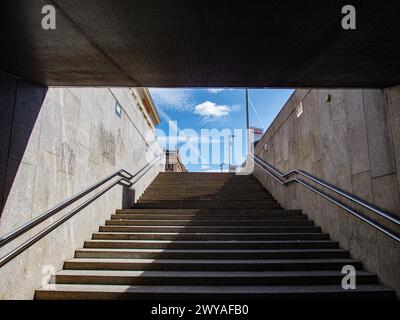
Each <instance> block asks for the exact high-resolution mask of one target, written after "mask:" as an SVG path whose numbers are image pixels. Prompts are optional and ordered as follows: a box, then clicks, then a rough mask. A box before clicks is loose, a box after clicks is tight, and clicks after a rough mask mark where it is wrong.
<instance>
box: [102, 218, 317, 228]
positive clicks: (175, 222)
mask: <svg viewBox="0 0 400 320" xmlns="http://www.w3.org/2000/svg"><path fill="white" fill-rule="evenodd" d="M106 225H107V226H157V225H158V226H171V225H174V226H191V227H195V226H197V227H199V226H209V225H214V226H241V225H246V226H265V227H268V226H269V227H272V226H313V225H314V223H313V222H312V221H310V220H244V219H243V220H216V219H215V220H190V219H188V220H173V221H169V220H138V219H136V220H132V219H118V216H117V217H115V218H113V219H112V220H107V221H106Z"/></svg>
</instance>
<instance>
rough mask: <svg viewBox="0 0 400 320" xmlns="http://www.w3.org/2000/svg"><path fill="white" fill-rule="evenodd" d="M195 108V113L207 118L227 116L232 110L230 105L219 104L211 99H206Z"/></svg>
mask: <svg viewBox="0 0 400 320" xmlns="http://www.w3.org/2000/svg"><path fill="white" fill-rule="evenodd" d="M194 110H195V111H194V113H195V114H198V115H200V116H201V117H203V118H207V119H209V118H221V117H225V116H228V115H229V113H230V112H231V109H230V108H229V106H226V105H217V104H216V103H214V102H210V101H206V102H203V103H201V104H199V105H197V106H196V107H195V108H194Z"/></svg>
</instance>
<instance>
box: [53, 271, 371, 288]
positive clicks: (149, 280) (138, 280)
mask: <svg viewBox="0 0 400 320" xmlns="http://www.w3.org/2000/svg"><path fill="white" fill-rule="evenodd" d="M342 279H343V274H342V273H341V272H340V271H267V272H266V271H258V272H257V271H253V272H252V271H232V272H228V271H207V272H204V271H144V270H140V271H117V270H112V271H107V270H63V271H60V272H57V273H56V274H55V275H54V276H53V278H52V280H51V282H52V283H56V284H97V285H190V286H196V285H211V286H220V285H224V286H238V285H244V286H246V285H252V286H273V285H317V284H318V285H337V284H340V283H341V281H342ZM376 283H377V277H376V276H375V275H373V274H371V273H368V272H365V271H358V272H357V284H358V285H360V284H376Z"/></svg>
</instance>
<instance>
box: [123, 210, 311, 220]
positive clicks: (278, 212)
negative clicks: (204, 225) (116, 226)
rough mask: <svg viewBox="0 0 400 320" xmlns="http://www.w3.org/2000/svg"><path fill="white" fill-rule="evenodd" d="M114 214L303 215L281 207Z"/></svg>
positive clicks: (130, 211) (146, 211)
mask: <svg viewBox="0 0 400 320" xmlns="http://www.w3.org/2000/svg"><path fill="white" fill-rule="evenodd" d="M116 214H159V215H163V214H170V215H192V216H203V215H205V216H207V215H209V216H224V217H227V218H228V217H232V218H233V219H236V218H237V217H240V216H265V217H269V216H272V217H274V216H303V217H305V215H303V214H302V212H301V211H300V210H283V209H281V208H275V209H268V208H186V209H176V208H143V209H141V208H134V209H122V210H117V211H116Z"/></svg>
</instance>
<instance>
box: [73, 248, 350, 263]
mask: <svg viewBox="0 0 400 320" xmlns="http://www.w3.org/2000/svg"><path fill="white" fill-rule="evenodd" d="M348 257H349V254H348V252H346V251H344V250H341V249H279V250H184V249H178V250H176V249H175V250H174V249H80V250H77V251H76V252H75V258H101V259H218V260H224V259H225V260H226V259H328V258H333V259H335V258H337V259H339V258H348Z"/></svg>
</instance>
